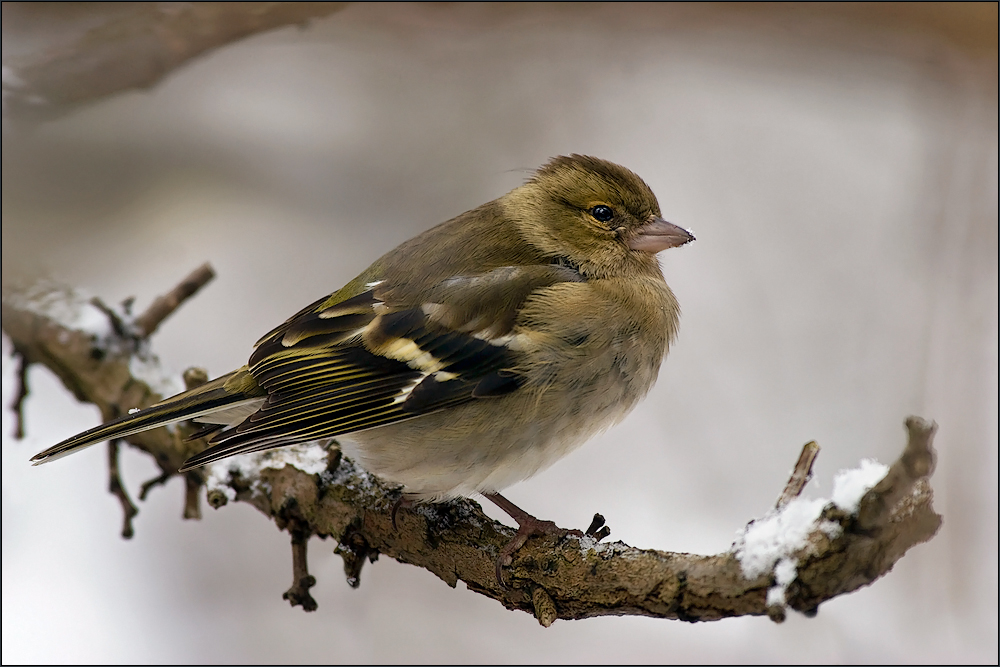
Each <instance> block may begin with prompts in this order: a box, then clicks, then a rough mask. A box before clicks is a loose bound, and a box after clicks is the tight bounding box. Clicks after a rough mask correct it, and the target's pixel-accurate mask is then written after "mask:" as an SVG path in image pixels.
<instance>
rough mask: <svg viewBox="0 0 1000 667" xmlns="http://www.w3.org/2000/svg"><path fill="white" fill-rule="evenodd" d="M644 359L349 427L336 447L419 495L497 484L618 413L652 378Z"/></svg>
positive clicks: (560, 452)
mask: <svg viewBox="0 0 1000 667" xmlns="http://www.w3.org/2000/svg"><path fill="white" fill-rule="evenodd" d="M644 366H646V368H643V369H641V370H640V371H639V372H632V373H631V374H628V375H625V374H623V372H622V369H621V368H618V367H613V366H612V365H611V364H609V365H608V366H605V367H604V368H600V369H598V368H594V369H593V371H594V373H595V374H594V375H592V376H590V377H587V378H586V379H585V381H583V382H581V384H582V385H583V386H584V387H585V388H576V389H575V390H573V391H534V392H532V391H520V390H519V391H518V392H516V393H514V394H511V395H507V396H502V397H496V398H486V399H479V400H475V401H473V402H470V403H466V404H464V405H461V406H458V407H455V408H450V409H447V410H442V411H440V412H437V413H433V414H429V415H424V416H421V417H417V418H414V419H411V420H408V421H406V422H400V423H397V424H392V425H389V426H383V427H379V428H375V429H371V430H368V431H364V432H360V433H355V434H352V435H350V436H348V438H349V440H348V441H346V442H344V443H343V445H344V451H345V453H346V454H347V455H348V456H350V457H351V458H353V459H354V460H356V461H358V462H359V463H360V464H361V465H362V466H364V467H365V468H366V469H367V470H369V471H370V472H373V473H375V474H376V475H378V476H380V477H382V478H383V479H385V480H387V481H390V482H395V483H398V484H401V485H403V487H404V488H405V489H406V491H407V492H408V493H411V494H413V495H415V496H418V497H420V498H423V499H427V500H443V499H447V498H452V497H457V496H469V495H472V494H474V493H477V492H490V491H499V490H502V489H503V488H505V487H507V486H510V485H511V484H514V483H515V482H518V481H521V480H523V479H526V478H528V477H530V476H532V475H533V474H535V473H537V472H539V471H541V470H543V469H545V468H547V467H548V466H550V465H551V464H553V463H554V462H555V461H557V460H558V459H560V458H562V457H563V456H565V455H566V454H568V453H569V452H571V451H572V450H574V449H576V448H577V447H578V446H580V445H581V444H583V443H584V442H585V441H586V440H587V439H589V438H590V437H591V436H593V435H595V434H596V433H598V432H600V431H602V430H604V429H606V428H608V427H610V426H612V425H613V424H615V423H617V422H619V421H621V420H622V419H623V418H624V417H625V415H627V414H628V413H629V412H630V411H631V410H632V408H633V407H634V406H635V404H636V403H637V402H638V400H639V399H640V398H641V397H642V396H643V395H644V394H645V393H646V391H647V390H648V388H649V386H650V385H651V384H652V382H653V381H654V380H655V377H656V371H657V370H658V367H659V360H658V359H657V360H656V361H655V363H654V362H652V361H651V362H650V363H648V364H644ZM631 370H633V371H635V369H634V368H633V369H631ZM578 379H579V378H578ZM498 408H502V409H498ZM553 415H554V416H553Z"/></svg>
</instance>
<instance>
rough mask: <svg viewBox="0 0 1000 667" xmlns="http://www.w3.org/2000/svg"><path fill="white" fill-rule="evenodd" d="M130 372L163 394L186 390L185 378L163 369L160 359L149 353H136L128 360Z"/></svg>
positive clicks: (168, 394)
mask: <svg viewBox="0 0 1000 667" xmlns="http://www.w3.org/2000/svg"><path fill="white" fill-rule="evenodd" d="M128 370H129V373H131V374H132V377H134V378H135V379H136V380H140V381H142V382H145V383H146V384H147V385H148V386H149V388H150V389H152V390H153V391H155V392H156V393H158V394H160V395H161V396H173V395H174V394H179V393H181V392H182V391H184V380H183V379H182V378H181V377H180V376H179V375H172V374H170V373H167V372H166V371H164V370H163V367H162V366H160V360H159V359H158V358H156V356H154V355H152V354H149V353H139V354H134V355H132V357H131V358H130V359H129V362H128Z"/></svg>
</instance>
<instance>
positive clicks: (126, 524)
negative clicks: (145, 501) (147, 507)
mask: <svg viewBox="0 0 1000 667" xmlns="http://www.w3.org/2000/svg"><path fill="white" fill-rule="evenodd" d="M120 442H121V441H120V440H110V441H108V491H109V492H110V493H111V495H113V496H115V497H116V498H118V502H119V503H121V506H122V514H123V515H124V517H123V519H122V537H124V538H125V539H126V540H130V539H132V536H133V535H135V530H133V528H132V519H133V517H135V515H136V514H138V513H139V508H137V507H136V506H135V503H133V502H132V499H131V498H129V497H128V492H127V491H126V490H125V485H124V484H122V478H121V474H120V472H119V468H118V445H119V443H120Z"/></svg>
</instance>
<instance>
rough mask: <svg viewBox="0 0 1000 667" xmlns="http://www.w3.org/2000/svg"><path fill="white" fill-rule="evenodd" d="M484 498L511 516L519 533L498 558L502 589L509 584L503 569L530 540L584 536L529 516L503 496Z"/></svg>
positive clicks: (494, 494) (577, 531) (499, 582)
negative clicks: (505, 580) (550, 536)
mask: <svg viewBox="0 0 1000 667" xmlns="http://www.w3.org/2000/svg"><path fill="white" fill-rule="evenodd" d="M483 496H484V497H485V498H486V499H487V500H489V501H490V502H492V503H494V504H495V505H496V506H497V507H499V508H500V509H502V510H503V511H504V512H506V513H507V514H509V515H510V517H511V518H512V519H514V521H516V522H517V526H518V528H517V533H516V534H515V535H514V538H513V539H512V540H511V541H510V542H508V543H507V546H505V547H504V548H503V549H501V550H500V555H499V556H497V560H496V575H497V583H498V584H500V587H501V588H507V584H505V583H504V580H503V568H505V567H507V566H509V565H510V564H511V563H513V562H514V554H515V553H517V552H518V550H519V549H520V548H521V547H523V546H524V545H525V543H526V542H527V541H528V538H530V537H537V536H541V537H544V536H548V535H552V536H555V537H560V538H561V537H567V536H573V537H583V536H584V532H583V531H581V530H575V529H573V530H570V529H567V528H560V527H559V526H557V525H556V524H555V523H554V522H552V521H544V520H542V519H539V518H537V517H534V516H532V515H531V514H528V513H527V512H525V511H524V510H523V509H521V508H520V507H518V506H517V505H515V504H514V503H512V502H510V501H509V500H507V499H506V498H504V497H503V496H501V495H500V494H499V493H484V494H483ZM602 525H603V521H602Z"/></svg>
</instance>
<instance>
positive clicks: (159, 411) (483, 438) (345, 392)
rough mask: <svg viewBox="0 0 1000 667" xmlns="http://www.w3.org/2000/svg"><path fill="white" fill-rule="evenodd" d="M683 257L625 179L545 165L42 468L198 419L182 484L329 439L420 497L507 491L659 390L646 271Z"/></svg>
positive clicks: (616, 169)
mask: <svg viewBox="0 0 1000 667" xmlns="http://www.w3.org/2000/svg"><path fill="white" fill-rule="evenodd" d="M692 238H693V237H691V236H690V234H689V233H687V232H686V231H684V230H682V229H680V228H679V227H676V226H674V225H671V224H669V223H667V222H665V221H663V220H662V219H661V218H660V209H659V206H658V204H657V201H656V198H655V196H654V195H653V193H652V191H651V190H650V189H649V187H648V186H647V185H646V184H645V183H644V182H643V181H642V180H641V179H640V178H639V177H638V176H636V175H635V174H633V173H632V172H631V171H629V170H627V169H625V168H623V167H620V166H618V165H615V164H612V163H610V162H606V161H604V160H599V159H597V158H591V157H585V156H579V155H573V156H569V157H559V158H555V159H553V160H552V161H551V162H549V163H548V164H546V165H545V166H543V167H542V168H540V169H539V170H538V171H537V172H536V173H535V174H534V175H533V176H532V177H531V178H530V179H529V180H528V182H527V183H525V184H524V185H523V186H521V187H519V188H516V189H515V190H512V191H511V192H509V193H508V194H506V195H504V196H503V197H501V198H499V199H497V200H494V201H492V202H489V203H487V204H484V205H482V206H480V207H478V208H476V209H473V210H471V211H468V212H466V213H463V214H462V215H459V216H458V217H456V218H453V219H451V220H449V221H447V222H444V223H442V224H440V225H438V226H436V227H434V228H432V229H429V230H428V231H426V232H424V233H423V234H420V235H419V236H417V237H415V238H413V239H411V240H409V241H407V242H405V243H403V244H402V245H400V246H399V247H397V248H396V249H394V250H392V251H390V252H389V253H387V254H386V255H384V256H383V257H381V258H379V259H378V260H376V261H375V262H374V263H373V264H372V265H371V266H370V267H369V268H368V269H366V270H365V271H364V272H363V273H362V274H361V275H359V276H358V277H357V278H355V279H354V280H352V281H351V282H350V283H348V284H347V285H345V286H344V287H343V288H342V289H340V290H338V291H337V292H335V293H334V294H332V295H330V296H328V297H324V298H322V299H320V300H318V301H316V302H314V303H313V304H311V305H310V306H308V307H306V308H304V309H303V310H301V311H300V312H298V313H297V314H296V315H294V316H292V317H291V318H289V319H288V320H287V321H286V322H284V323H283V324H281V325H280V326H278V327H277V328H275V329H273V330H272V331H271V332H269V333H268V334H267V335H265V336H264V337H263V338H261V339H260V341H259V342H258V343H257V346H256V348H255V350H254V352H253V354H252V355H251V357H250V360H249V363H248V364H247V366H244V367H243V368H241V369H238V370H236V371H234V372H233V373H230V374H229V375H227V376H224V377H222V378H219V379H217V380H214V381H212V382H211V383H209V384H207V385H204V386H202V387H199V388H198V389H195V390H193V391H190V392H185V393H183V394H179V395H178V396H175V397H172V398H168V399H166V400H165V401H162V402H161V403H159V404H157V405H154V406H151V407H150V408H147V409H145V410H141V411H138V412H136V413H134V414H131V415H127V416H125V417H122V418H121V419H118V420H115V421H113V422H110V423H108V424H105V425H102V426H99V427H97V428H95V429H91V430H90V431H87V432H85V433H82V434H80V435H78V436H75V437H73V438H70V439H69V440H66V441H65V442H63V443H60V444H58V445H56V446H54V447H52V448H50V449H48V450H45V451H44V452H41V453H40V454H38V455H37V456H35V457H34V459H33V460H34V461H36V462H44V461H47V460H51V459H54V458H58V457H59V456H63V455H65V454H68V453H71V452H72V451H76V450H78V449H81V448H83V447H86V446H88V445H91V444H94V443H95V442H100V441H102V440H107V439H110V438H114V437H123V436H125V435H130V434H133V433H136V432H138V431H141V430H145V429H148V428H153V427H155V426H160V425H163V424H166V423H170V422H173V421H178V420H182V419H191V418H197V419H198V420H200V421H205V422H208V423H217V424H219V426H218V427H217V429H216V431H215V433H214V434H213V435H212V436H211V438H210V440H209V443H210V445H211V446H210V447H209V448H208V449H206V450H205V451H204V452H202V453H201V454H198V455H196V456H194V457H192V458H191V459H190V460H189V461H188V462H187V463H186V464H185V468H184V469H187V468H190V467H194V466H198V465H203V464H205V463H209V462H212V461H216V460H218V459H221V458H224V457H227V456H231V455H234V454H240V453H245V452H249V451H258V450H262V449H269V448H272V447H279V446H283V445H287V444H292V443H295V442H304V441H309V440H315V439H318V438H326V437H333V436H339V437H342V438H343V446H344V449H345V451H346V452H347V453H348V454H349V455H352V456H353V457H355V458H356V459H357V460H358V461H359V462H360V463H361V464H362V465H364V466H365V467H366V468H368V469H369V470H370V471H371V472H374V473H376V474H379V475H381V476H383V477H384V478H386V479H387V480H389V481H393V482H397V483H400V484H402V485H403V486H404V487H405V488H406V490H407V491H408V492H409V493H411V494H413V495H414V496H417V497H421V498H426V499H432V500H435V499H442V498H447V497H452V496H457V495H469V494H472V493H475V492H477V491H478V492H494V491H498V490H500V489H502V488H504V487H505V486H507V485H509V484H511V483H513V482H516V481H518V480H520V479H524V478H525V477H528V476H530V475H531V474H533V473H535V472H537V471H538V470H540V469H542V468H544V467H545V466H547V465H549V464H550V463H552V462H553V461H555V460H556V459H558V458H559V457H561V456H563V455H564V454H566V453H567V452H568V451H570V450H571V449H573V448H574V447H576V446H577V445H579V444H581V443H582V442H583V441H585V440H586V439H587V438H588V437H590V436H591V435H593V434H594V433H595V432H597V431H599V430H601V429H602V428H605V427H607V426H609V425H611V424H613V423H615V422H617V421H619V420H620V419H621V418H623V417H624V416H625V414H627V413H628V411H629V410H631V408H632V407H634V405H635V404H636V402H637V401H638V400H639V399H640V398H641V397H642V396H643V395H644V394H645V393H646V392H647V390H648V389H649V387H650V386H652V383H653V382H654V380H655V378H656V375H657V372H658V370H659V366H660V362H661V360H662V359H663V356H664V355H665V354H666V351H667V348H668V346H669V344H670V341H671V340H672V339H673V337H674V335H675V333H676V329H677V319H678V313H679V310H678V306H677V302H676V300H675V299H674V296H673V294H672V293H671V291H670V289H669V288H668V287H667V285H666V283H665V282H664V281H663V276H662V274H661V272H660V269H659V265H658V264H657V260H656V257H655V253H656V252H657V251H659V250H663V249H666V248H669V247H674V246H678V245H683V244H684V243H687V242H688V241H690V240H692Z"/></svg>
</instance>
